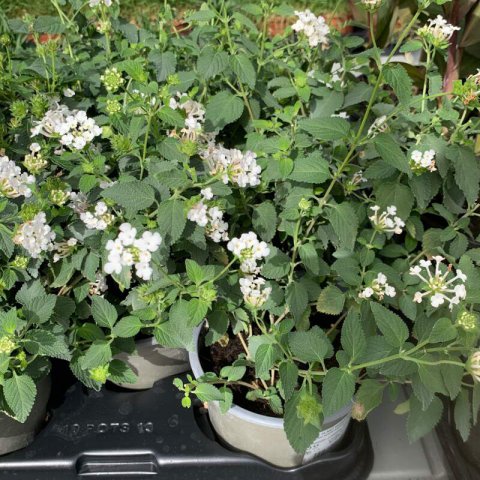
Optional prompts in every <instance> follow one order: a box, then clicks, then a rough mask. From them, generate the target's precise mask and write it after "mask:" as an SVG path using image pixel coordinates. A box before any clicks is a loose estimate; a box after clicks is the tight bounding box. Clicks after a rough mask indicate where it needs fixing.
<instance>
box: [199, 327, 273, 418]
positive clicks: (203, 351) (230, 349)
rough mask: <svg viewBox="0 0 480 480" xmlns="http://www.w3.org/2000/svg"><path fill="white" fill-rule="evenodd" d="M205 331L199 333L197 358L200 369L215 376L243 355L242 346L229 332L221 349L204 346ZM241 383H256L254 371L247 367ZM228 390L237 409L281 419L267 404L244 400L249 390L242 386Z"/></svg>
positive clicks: (232, 386)
mask: <svg viewBox="0 0 480 480" xmlns="http://www.w3.org/2000/svg"><path fill="white" fill-rule="evenodd" d="M206 333H207V329H206V328H205V327H204V328H203V330H202V332H201V333H200V339H199V357H200V363H201V365H202V368H203V370H204V371H205V372H214V373H216V374H217V375H219V374H220V370H221V369H222V368H223V367H226V366H229V365H231V364H232V363H233V362H234V361H235V360H237V358H239V356H240V354H242V353H245V350H244V349H243V347H242V344H241V342H240V340H239V339H238V337H237V336H235V335H233V333H232V332H231V331H229V332H228V335H229V342H228V345H226V346H225V347H223V346H222V345H220V343H218V342H217V343H214V344H213V345H211V346H209V347H206V346H205V335H206ZM242 381H245V382H247V383H252V382H257V379H256V377H255V370H254V369H253V368H248V367H247V372H246V373H245V375H244V377H243V379H242ZM229 388H230V390H231V391H232V393H233V403H234V404H235V405H238V406H239V407H242V408H245V410H249V411H250V412H254V413H258V414H260V415H265V416H267V417H277V418H278V417H281V415H277V414H275V413H274V412H273V411H272V409H271V408H270V406H269V405H268V403H267V402H265V401H262V400H257V401H255V402H252V401H250V400H247V399H246V395H247V392H248V391H249V389H248V388H247V387H244V386H242V385H229Z"/></svg>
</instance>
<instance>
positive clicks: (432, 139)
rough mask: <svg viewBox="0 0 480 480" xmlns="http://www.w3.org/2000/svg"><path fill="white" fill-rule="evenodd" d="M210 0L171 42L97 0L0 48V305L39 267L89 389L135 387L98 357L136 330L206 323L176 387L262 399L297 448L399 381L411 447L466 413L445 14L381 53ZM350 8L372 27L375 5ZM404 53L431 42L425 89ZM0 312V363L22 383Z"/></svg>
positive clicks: (459, 211)
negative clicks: (20, 44)
mask: <svg viewBox="0 0 480 480" xmlns="http://www.w3.org/2000/svg"><path fill="white" fill-rule="evenodd" d="M213 3H214V2H208V3H206V4H204V5H203V7H202V10H201V12H202V13H201V15H195V14H194V15H193V16H191V17H188V16H187V18H186V22H187V23H188V25H189V28H188V29H187V30H186V31H185V32H183V33H184V34H185V35H176V34H170V33H169V32H171V25H170V21H171V18H172V16H171V11H170V10H169V8H168V7H167V8H166V10H165V11H163V12H162V13H161V16H160V18H161V22H160V25H161V28H160V29H159V30H158V31H156V32H155V33H151V32H148V31H146V30H137V29H136V28H135V27H134V26H132V25H129V24H126V23H124V22H122V21H121V20H120V19H118V18H117V17H116V12H117V11H118V5H116V4H115V3H114V2H110V1H107V0H103V1H93V0H92V1H90V2H89V4H90V5H86V6H85V7H84V13H85V18H87V20H88V22H89V23H88V25H87V26H85V25H83V24H82V25H81V26H80V25H77V23H76V22H77V21H78V17H73V18H72V19H71V22H61V23H59V24H55V25H56V27H55V28H57V29H60V30H62V35H61V37H59V38H58V39H53V40H50V42H49V43H48V44H47V45H40V44H39V45H37V49H32V48H28V49H19V50H18V51H17V50H14V51H12V52H9V55H4V58H5V59H6V63H7V65H6V67H5V68H4V69H3V71H2V73H1V75H2V82H1V83H0V88H2V89H3V95H2V96H1V97H0V98H1V100H0V101H1V102H2V103H3V104H4V111H5V112H8V111H9V112H10V114H9V118H7V119H6V120H5V121H4V122H3V123H4V124H5V125H6V124H8V125H9V126H10V127H9V130H8V131H5V130H2V133H1V135H2V136H1V141H2V148H5V152H2V157H1V160H0V193H1V195H2V197H3V201H2V203H1V204H0V205H1V208H0V226H1V228H0V248H1V251H2V261H3V270H2V277H1V290H0V292H1V294H2V295H3V297H2V298H3V299H4V301H3V303H2V305H3V306H2V308H3V310H4V312H8V311H9V309H10V308H11V307H12V305H11V303H12V302H15V301H16V300H14V297H13V296H12V293H11V291H16V290H18V287H20V286H21V284H22V283H25V282H27V281H28V282H31V281H32V279H34V278H36V279H38V280H37V283H38V282H40V284H41V285H44V286H45V288H47V289H48V295H54V296H55V298H56V302H57V303H58V305H59V307H58V312H57V313H56V317H55V318H56V319H58V320H57V321H56V323H55V325H53V326H48V329H49V332H50V333H51V334H52V335H57V336H60V335H67V336H68V338H69V341H70V350H71V354H72V358H71V361H70V365H71V368H72V371H73V372H74V373H75V375H77V377H78V378H79V379H81V380H82V381H83V382H84V383H85V384H86V385H88V386H90V387H92V388H101V386H102V384H103V383H105V382H106V381H107V380H108V379H111V380H114V381H118V382H122V383H125V382H129V381H132V382H133V381H135V376H134V374H133V372H131V371H130V370H129V369H128V367H127V366H126V365H125V364H124V363H122V362H121V361H119V360H117V359H114V356H115V354H116V353H118V352H121V351H124V352H132V351H133V350H134V348H135V337H136V335H137V334H140V333H142V334H150V335H154V336H155V338H156V340H157V341H158V343H160V344H161V345H164V346H168V347H185V348H187V349H190V350H194V349H195V348H197V345H196V343H195V339H194V338H195V337H194V332H195V331H196V330H197V329H198V328H199V327H201V328H202V330H201V335H200V344H199V345H198V347H199V348H201V349H202V351H203V353H205V354H206V355H207V356H208V352H209V351H210V349H211V348H212V346H214V347H215V349H216V352H217V354H218V352H222V351H224V352H225V358H224V359H223V361H220V363H217V364H214V363H212V364H211V365H204V369H205V370H207V371H208V370H210V371H208V372H207V374H206V375H205V376H204V377H202V378H199V379H193V378H191V377H190V378H189V379H188V380H187V381H186V382H185V381H182V380H177V381H176V385H177V386H178V387H179V389H180V390H182V391H183V392H184V394H185V398H184V399H183V405H185V406H188V405H189V404H190V397H191V396H193V395H197V396H198V397H199V398H200V399H201V400H202V401H206V402H208V401H219V402H220V404H221V406H222V409H223V410H228V408H230V406H231V405H232V402H233V403H237V404H238V403H239V404H241V405H242V406H244V407H245V408H251V409H252V410H255V409H256V406H257V405H258V404H262V411H266V410H267V411H268V412H269V413H270V414H271V415H276V416H283V417H284V418H285V420H286V421H285V428H286V433H287V436H288V439H289V440H290V442H291V444H292V446H293V447H294V448H295V449H296V450H297V451H298V452H304V451H305V450H306V449H307V448H308V447H309V445H310V444H311V443H312V442H313V441H314V440H315V439H316V438H317V436H318V434H319V431H320V429H321V428H322V423H323V419H324V417H326V416H329V415H331V414H332V413H334V412H336V411H337V410H339V409H342V408H343V407H345V406H346V405H349V404H350V402H351V401H352V399H354V402H355V403H354V408H353V415H354V417H355V418H357V419H358V420H363V419H364V418H365V416H366V415H367V414H368V413H369V412H370V411H372V410H373V409H374V408H376V407H377V406H378V405H379V404H380V403H381V401H382V398H383V396H384V395H385V394H386V393H387V392H389V394H391V395H395V394H396V393H397V392H398V385H400V384H408V385H409V388H410V390H409V392H410V396H409V401H408V406H405V405H404V406H403V408H402V410H403V411H405V412H408V415H409V420H408V422H407V423H408V432H409V435H410V438H411V439H412V440H415V439H418V438H419V437H421V436H422V435H424V434H425V433H426V432H428V431H429V430H430V429H432V428H433V427H434V426H435V424H436V423H437V422H438V420H439V418H440V416H441V412H442V401H441V399H440V397H441V396H446V397H449V398H450V399H451V400H452V401H454V402H456V404H457V405H458V409H457V411H458V412H470V411H471V409H472V405H471V404H470V401H471V400H470V399H471V398H472V397H471V393H472V392H473V393H474V395H476V396H477V397H478V395H479V393H480V384H479V378H480V360H479V353H478V350H477V349H478V338H479V325H478V313H477V312H478V309H479V304H480V270H479V264H480V253H479V248H478V246H479V241H480V238H479V234H480V231H479V229H478V223H477V220H478V217H479V216H480V213H479V204H478V194H479V186H480V167H479V163H478V159H477V158H476V156H475V151H474V145H475V133H476V132H478V119H476V118H475V115H474V113H475V112H478V107H479V105H480V103H479V101H478V98H479V90H480V89H479V84H480V82H479V81H478V74H476V73H475V72H472V75H471V76H469V77H468V78H466V79H465V81H462V80H459V81H458V82H457V83H456V85H455V92H443V91H442V90H441V88H440V86H441V83H442V82H441V81H440V80H441V79H440V77H441V73H440V71H439V70H438V68H439V67H438V66H437V65H436V64H435V60H436V59H437V58H439V57H441V56H442V55H445V53H446V47H447V46H448V42H449V41H450V40H451V38H452V36H453V34H454V33H455V32H458V30H457V27H456V26H450V25H448V22H445V21H443V20H440V19H438V18H436V19H431V20H429V21H427V22H426V23H425V26H423V27H421V26H419V23H420V20H422V21H423V19H424V18H425V14H426V13H427V10H426V8H427V7H428V6H429V5H430V4H431V3H432V2H431V1H430V0H422V1H421V2H419V5H418V11H415V12H413V17H412V19H411V21H410V22H409V24H408V25H407V26H405V28H404V29H403V30H402V32H401V34H400V36H399V38H398V42H397V43H396V44H395V45H394V46H393V48H392V49H391V50H390V54H389V55H388V57H387V59H386V61H380V52H379V50H378V49H377V48H376V46H375V44H374V45H373V47H372V46H371V45H367V44H365V41H364V39H363V38H360V37H356V36H341V35H340V34H339V33H338V32H337V31H336V30H334V29H333V28H330V27H329V25H328V24H327V22H326V21H325V20H324V19H323V18H321V17H318V16H316V15H315V14H314V13H312V12H310V11H304V12H296V16H297V22H296V23H295V24H294V25H293V27H292V28H289V29H287V31H286V32H285V34H283V35H278V36H276V37H274V38H271V39H270V38H268V37H267V33H266V32H265V33H263V32H262V31H259V30H258V29H257V27H256V25H255V20H256V19H257V18H260V17H262V16H268V15H270V14H271V13H275V12H276V11H277V10H275V9H271V8H270V6H267V5H266V4H265V5H264V4H262V6H257V5H251V4H249V5H248V6H243V7H242V6H239V7H238V8H239V9H241V10H242V12H243V15H245V16H246V17H250V20H251V21H249V22H247V21H243V22H242V21H238V19H237V17H238V16H234V13H235V12H234V11H232V10H231V9H229V8H228V5H225V4H223V3H222V2H220V8H217V7H218V5H217V6H215V5H213ZM435 3H438V4H440V3H444V2H443V0H436V2H435ZM360 4H362V5H363V6H364V7H365V8H366V9H367V10H368V12H369V15H368V17H369V19H370V21H371V22H372V25H373V24H374V22H375V15H376V11H377V10H378V9H379V8H380V7H381V6H382V2H380V1H370V0H368V1H367V0H365V1H363V0H362V2H360ZM263 9H265V10H263ZM281 12H283V13H284V14H292V15H295V12H294V11H293V10H292V11H289V10H288V9H287V10H286V7H285V6H284V7H282V10H281ZM66 15H67V14H66ZM82 18H83V17H82ZM199 19H201V20H199ZM205 19H208V20H205ZM82 21H84V20H82ZM43 23H44V22H42V25H43ZM30 25H34V26H35V25H37V24H34V23H32V24H29V23H21V22H20V23H18V24H15V25H14V29H17V30H18V33H19V34H20V36H23V35H24V32H25V29H29V28H33V27H31V26H30ZM40 26H41V25H40V23H38V25H37V27H38V28H40ZM37 27H35V28H37ZM172 28H173V27H172ZM80 30H81V33H82V36H81V37H80V36H79V32H80ZM99 32H100V33H99ZM225 32H228V34H226V33H225ZM34 33H35V35H34V38H38V34H39V33H41V32H34ZM177 33H178V32H177ZM458 33H460V34H461V32H458ZM419 40H420V41H419ZM407 42H408V44H407ZM3 44H4V43H3ZM3 44H2V45H3ZM13 44H15V42H14V43H13ZM405 45H407V47H406V48H407V50H412V49H415V48H419V45H423V48H424V50H425V52H426V54H425V55H426V65H425V66H426V67H427V68H426V71H427V74H426V76H425V81H424V84H423V88H422V85H420V88H418V87H417V85H416V84H414V82H413V80H412V79H411V77H410V76H409V72H410V71H409V72H407V70H406V69H405V68H404V67H403V66H402V65H400V64H397V63H395V62H393V60H392V59H393V58H394V56H395V54H396V53H397V52H398V51H399V50H400V49H401V48H402V47H404V46H405ZM370 47H372V48H370ZM2 48H3V47H2ZM3 53H5V52H3ZM72 59H75V61H76V62H77V63H74V62H73V60H72ZM26 65H27V66H28V65H34V66H35V68H33V67H32V68H25V66H26ZM42 69H43V70H42ZM40 70H41V72H40ZM424 71H425V69H424V68H423V67H422V68H420V69H419V72H418V75H422V74H423V73H424ZM418 75H417V76H416V77H415V78H418ZM20 79H21V80H20ZM19 82H21V83H22V89H21V90H16V85H17V83H19ZM72 92H73V94H72ZM21 95H23V97H22V98H21V99H19V100H16V101H15V102H13V103H12V104H7V103H6V102H7V100H6V99H10V98H18V97H19V96H21ZM12 162H13V163H12ZM35 285H36V284H35ZM23 288H24V287H22V289H23ZM21 291H23V290H21ZM25 291H26V290H25ZM28 292H30V293H28V294H27V293H25V294H22V295H21V296H20V298H19V299H18V301H20V303H22V302H27V303H28V302H29V301H33V300H32V299H31V298H30V297H28V298H27V296H28V295H32V296H34V295H36V293H37V291H36V287H35V288H33V289H31V290H28ZM45 295H47V294H45ZM32 298H33V297H32ZM42 298H43V297H42ZM42 301H45V302H47V301H51V297H48V298H45V299H44V300H42ZM22 308H23V307H22ZM55 312H56V310H55ZM2 315H6V313H4V314H2ZM52 315H53V313H52ZM19 318H23V315H20V316H19ZM49 318H50V317H49ZM1 322H2V320H1V318H0V355H4V356H5V355H6V356H7V357H6V358H8V359H9V362H10V363H9V365H11V367H9V368H11V370H10V371H12V372H13V375H19V374H20V373H19V372H20V371H19V370H18V368H17V365H19V364H18V363H16V362H17V360H16V359H17V357H18V355H17V351H16V350H15V349H12V348H13V346H12V344H11V343H10V341H11V336H10V335H11V333H8V332H10V330H11V329H10V330H8V331H7V333H5V334H4V333H2V332H3V331H2V330H1V328H2V327H1V325H2V323H1ZM45 328H47V327H45ZM2 349H3V350H2ZM222 349H224V350H222ZM228 349H231V351H234V352H237V353H236V354H235V358H234V359H233V360H232V359H231V358H229V357H228V356H227V354H226V352H227V350H228ZM203 356H204V355H203ZM220 356H221V355H220ZM217 357H218V355H217ZM1 358H2V359H3V357H1ZM4 364H5V363H4V362H0V365H4ZM2 375H4V376H3V377H2ZM3 378H6V377H5V374H4V373H3V372H1V371H0V383H1V382H2V381H3ZM339 385H340V386H341V388H338V387H339ZM476 404H478V402H476ZM476 404H475V405H476ZM0 405H2V403H1V402H0ZM477 406H478V405H477ZM474 413H475V416H476V413H477V412H474ZM459 415H460V418H459V419H458V420H459V422H458V425H459V428H460V430H461V433H462V435H463V436H464V437H465V438H466V437H467V436H468V425H469V422H470V417H469V416H468V418H467V414H466V413H459Z"/></svg>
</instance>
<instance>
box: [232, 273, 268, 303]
mask: <svg viewBox="0 0 480 480" xmlns="http://www.w3.org/2000/svg"><path fill="white" fill-rule="evenodd" d="M239 283H240V290H241V292H242V294H243V299H244V301H245V303H246V304H247V305H248V306H249V307H251V308H259V307H261V306H262V305H263V304H264V303H265V302H266V301H267V300H268V297H269V296H270V294H271V293H272V289H271V288H270V287H265V279H263V278H261V277H254V276H251V275H249V276H246V277H244V278H241V279H240V281H239Z"/></svg>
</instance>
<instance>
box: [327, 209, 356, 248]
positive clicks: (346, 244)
mask: <svg viewBox="0 0 480 480" xmlns="http://www.w3.org/2000/svg"><path fill="white" fill-rule="evenodd" d="M330 207H331V208H329V209H328V210H327V218H328V220H329V221H330V223H331V225H332V227H333V230H334V231H335V233H336V234H337V236H338V240H339V242H340V248H343V249H346V250H353V247H354V245H355V240H356V238H357V231H358V218H357V215H356V214H355V211H354V210H353V208H352V205H351V204H350V203H347V202H345V203H342V204H340V205H330Z"/></svg>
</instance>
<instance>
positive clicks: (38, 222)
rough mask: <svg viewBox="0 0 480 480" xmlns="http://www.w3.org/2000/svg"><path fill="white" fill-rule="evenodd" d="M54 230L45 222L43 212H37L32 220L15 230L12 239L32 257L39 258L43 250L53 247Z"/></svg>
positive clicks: (45, 218) (49, 249)
mask: <svg viewBox="0 0 480 480" xmlns="http://www.w3.org/2000/svg"><path fill="white" fill-rule="evenodd" d="M54 240H55V232H52V229H51V228H50V226H49V225H48V224H47V217H46V215H45V213H44V212H39V213H37V214H36V215H35V217H34V218H33V220H30V221H28V222H25V223H23V224H22V225H20V227H19V228H18V230H17V233H16V234H15V236H14V238H13V241H14V243H16V244H17V245H21V246H22V247H23V248H24V249H25V250H27V252H28V253H29V254H30V255H31V257H32V258H39V257H40V256H41V254H42V253H43V252H47V251H51V250H53V249H54V245H53V241H54Z"/></svg>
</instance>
